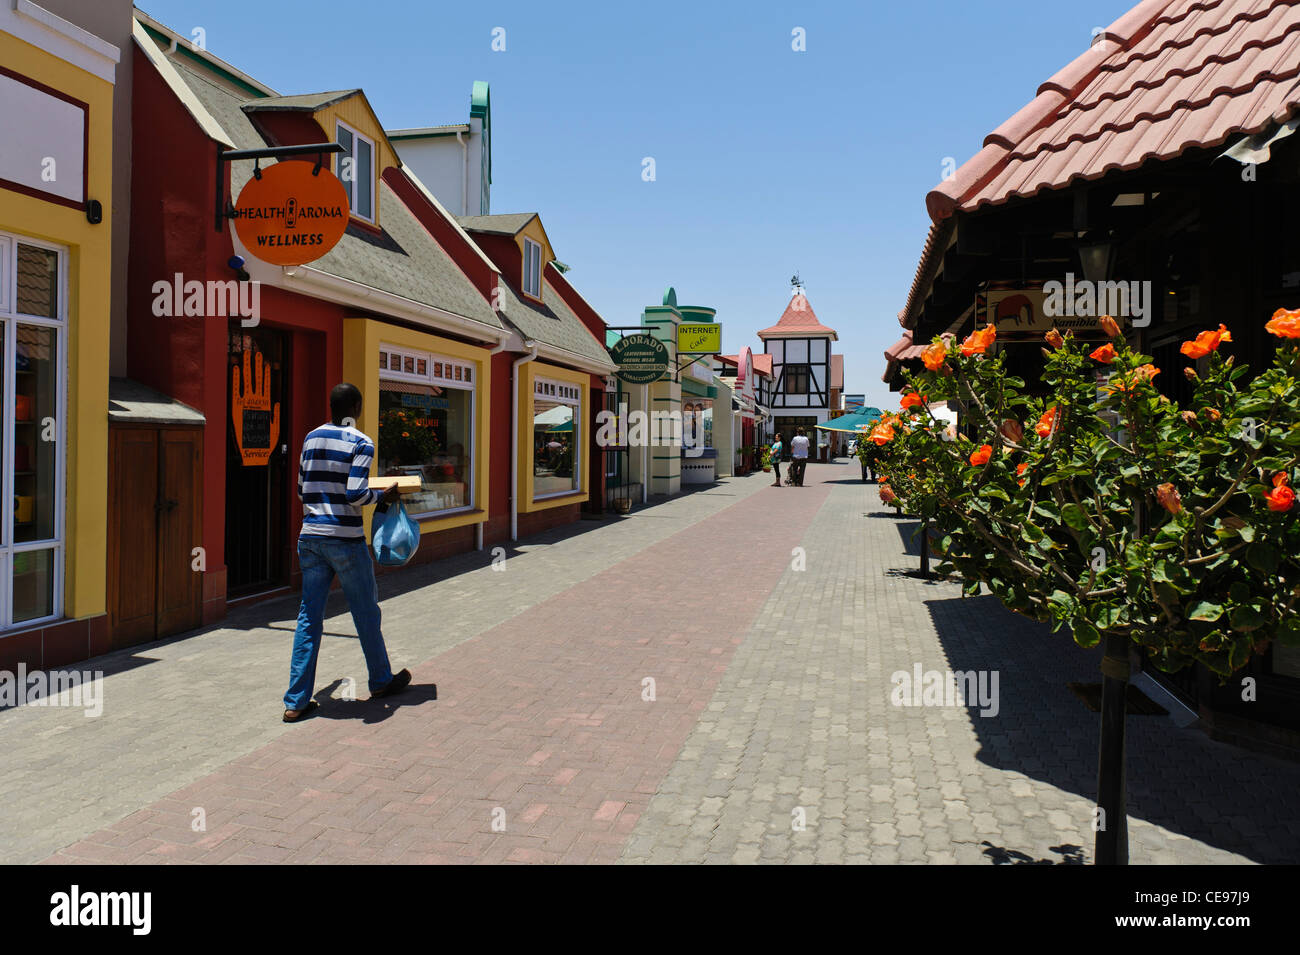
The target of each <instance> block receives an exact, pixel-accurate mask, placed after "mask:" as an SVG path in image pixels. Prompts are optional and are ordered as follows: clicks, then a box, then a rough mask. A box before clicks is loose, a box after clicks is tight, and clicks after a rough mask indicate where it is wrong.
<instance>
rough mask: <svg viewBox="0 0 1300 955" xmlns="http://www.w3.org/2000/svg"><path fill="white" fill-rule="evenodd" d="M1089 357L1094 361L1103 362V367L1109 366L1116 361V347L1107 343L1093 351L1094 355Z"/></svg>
mask: <svg viewBox="0 0 1300 955" xmlns="http://www.w3.org/2000/svg"><path fill="white" fill-rule="evenodd" d="M1088 357H1089V358H1091V359H1092V360H1093V361H1099V362H1101V363H1102V364H1103V365H1109V364H1110V363H1111V362H1113V361H1114V360H1115V346H1114V345H1112V344H1111V343H1110V342H1107V343H1106V344H1104V345H1102V346H1101V347H1100V348H1095V349H1093V352H1092V354H1091V355H1089V356H1088Z"/></svg>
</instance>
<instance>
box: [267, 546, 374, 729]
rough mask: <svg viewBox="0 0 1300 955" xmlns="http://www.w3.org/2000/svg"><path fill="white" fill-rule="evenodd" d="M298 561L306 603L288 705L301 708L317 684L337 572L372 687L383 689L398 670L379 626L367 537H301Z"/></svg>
mask: <svg viewBox="0 0 1300 955" xmlns="http://www.w3.org/2000/svg"><path fill="white" fill-rule="evenodd" d="M298 565H299V566H300V567H301V568H302V607H301V608H300V609H299V610H298V632H297V633H295V634H294V636H293V657H292V658H291V660H290V663H289V691H288V692H287V693H285V694H284V708H285V709H286V710H301V709H302V708H303V707H304V706H306V705H307V702H308V701H309V700H310V699H311V694H312V690H314V689H315V687H316V658H317V657H318V656H320V641H321V631H322V630H323V629H324V626H325V621H324V617H325V601H326V600H327V599H328V598H329V594H330V585H331V584H332V583H334V575H335V574H338V575H339V582H340V583H341V584H342V585H343V595H344V596H345V597H347V600H348V609H349V610H351V611H352V622H353V623H354V624H356V628H357V636H358V637H360V638H361V652H362V653H364V654H365V656H366V668H367V669H368V670H369V671H370V692H371V693H374V692H375V691H376V690H382V689H383V688H384V687H386V686H387V685H388V683H389V681H391V680H392V679H393V671H392V669H391V668H390V667H389V665H388V650H387V649H386V648H385V647H384V635H383V633H381V632H380V629H379V588H378V586H377V585H376V584H375V568H374V565H373V564H372V563H371V562H370V548H369V547H368V546H367V545H366V541H365V538H362V537H358V538H355V539H346V538H337V537H300V538H298Z"/></svg>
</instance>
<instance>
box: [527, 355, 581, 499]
mask: <svg viewBox="0 0 1300 955" xmlns="http://www.w3.org/2000/svg"><path fill="white" fill-rule="evenodd" d="M581 434H582V388H581V387H579V386H578V385H575V384H573V383H572V382H568V381H555V380H553V379H550V378H534V379H533V500H541V499H542V498H546V497H555V496H556V495H557V494H572V493H574V492H575V491H580V490H582V478H581V474H582V453H581V449H580V448H579V447H578V440H577V439H578V437H579V436H580V435H581Z"/></svg>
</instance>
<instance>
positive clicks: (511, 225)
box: [456, 212, 537, 235]
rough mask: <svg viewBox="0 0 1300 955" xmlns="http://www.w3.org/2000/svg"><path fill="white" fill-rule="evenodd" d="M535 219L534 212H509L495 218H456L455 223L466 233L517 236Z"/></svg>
mask: <svg viewBox="0 0 1300 955" xmlns="http://www.w3.org/2000/svg"><path fill="white" fill-rule="evenodd" d="M536 218H537V213H536V212H510V213H505V214H502V215H495V216H457V217H456V221H457V222H459V223H460V227H461V228H462V229H464V230H465V231H466V232H488V233H491V234H493V235H518V233H519V230H520V229H522V228H523V227H524V226H526V225H528V223H530V222H532V221H533V220H534V219H536Z"/></svg>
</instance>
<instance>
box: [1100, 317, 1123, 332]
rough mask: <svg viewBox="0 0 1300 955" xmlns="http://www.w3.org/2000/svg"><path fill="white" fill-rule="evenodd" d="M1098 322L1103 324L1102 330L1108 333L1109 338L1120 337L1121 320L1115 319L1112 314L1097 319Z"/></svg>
mask: <svg viewBox="0 0 1300 955" xmlns="http://www.w3.org/2000/svg"><path fill="white" fill-rule="evenodd" d="M1097 324H1098V325H1100V326H1101V330H1102V331H1103V332H1104V333H1105V334H1106V337H1107V338H1119V335H1120V329H1119V322H1117V321H1115V319H1114V318H1113V317H1112V316H1110V315H1103V316H1102V317H1101V318H1099V319H1098V320H1097Z"/></svg>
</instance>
